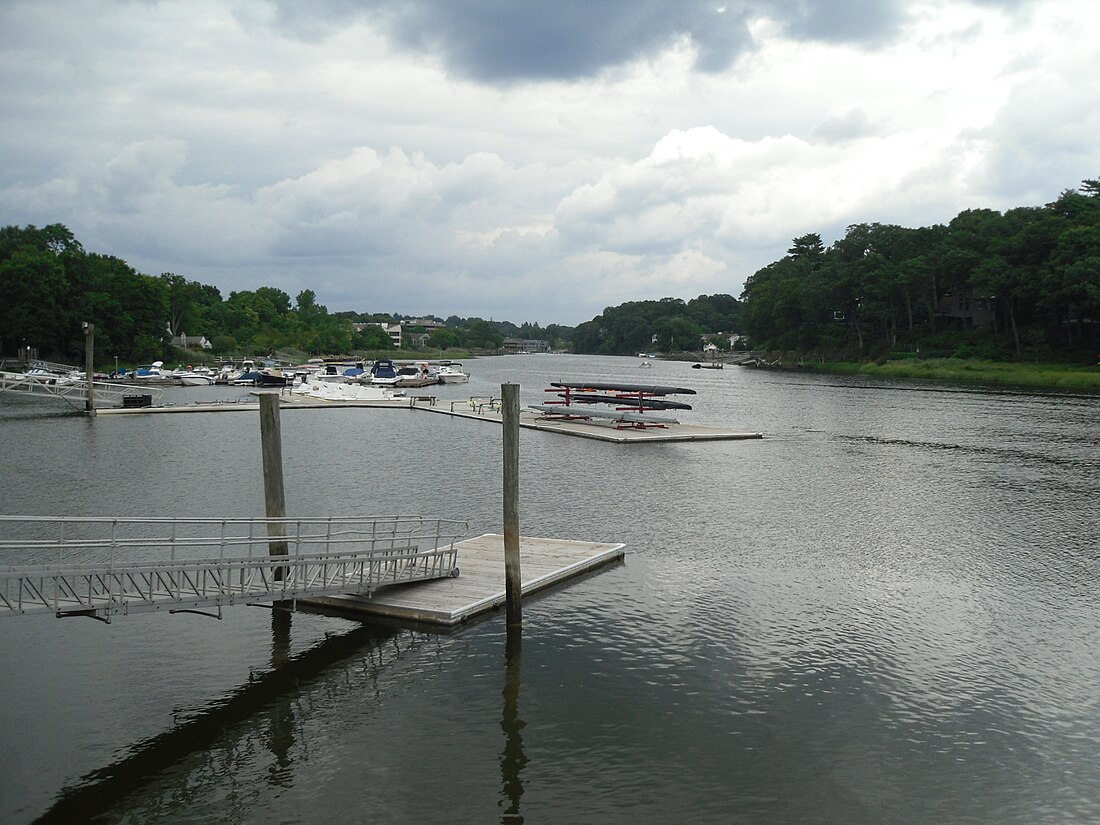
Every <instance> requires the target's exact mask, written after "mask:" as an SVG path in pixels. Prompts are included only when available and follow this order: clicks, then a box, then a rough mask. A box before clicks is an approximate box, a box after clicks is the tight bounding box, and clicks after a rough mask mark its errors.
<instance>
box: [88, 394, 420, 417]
mask: <svg viewBox="0 0 1100 825" xmlns="http://www.w3.org/2000/svg"><path fill="white" fill-rule="evenodd" d="M427 403H430V400H426V398H425V397H421V396H405V397H402V398H393V399H371V400H365V401H356V400H350V399H337V400H328V399H324V398H310V397H309V396H303V395H291V394H290V393H284V394H282V395H280V397H279V408H280V409H283V410H324V409H330V410H336V409H343V408H345V407H378V408H383V409H407V408H409V407H416V406H417V405H419V404H427ZM259 409H260V401H259V399H258V398H256V397H255V393H253V397H251V398H241V399H233V400H228V401H208V402H201V401H200V402H195V403H192V404H174V405H164V406H160V407H99V408H97V409H96V415H169V414H176V413H203V412H206V413H208V412H257V411H258V410H259Z"/></svg>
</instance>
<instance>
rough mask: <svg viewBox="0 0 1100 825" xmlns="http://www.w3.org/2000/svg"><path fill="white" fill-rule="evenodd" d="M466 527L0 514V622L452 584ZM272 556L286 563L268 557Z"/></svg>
mask: <svg viewBox="0 0 1100 825" xmlns="http://www.w3.org/2000/svg"><path fill="white" fill-rule="evenodd" d="M466 529H467V525H466V523H465V522H462V521H456V520H452V519H426V518H422V517H420V516H378V517H368V518H313V519H297V518H255V519H248V518H242V519H195V518H179V519H174V518H153V519H137V518H117V519H113V518H49V517H39V516H0V531H2V536H0V563H2V564H3V566H2V567H0V614H2V615H8V616H16V615H24V614H28V613H44V612H50V613H53V614H54V615H55V616H57V617H59V618H62V617H67V616H91V617H93V618H97V619H101V620H103V621H108V622H109V621H110V620H111V617H112V616H116V615H126V614H129V613H141V612H152V611H162V610H164V611H168V612H170V613H175V612H181V611H182V612H186V611H191V612H197V611H201V610H202V608H211V607H213V608H217V610H218V613H217V615H218V616H219V617H220V614H221V607H222V606H223V605H232V604H245V603H253V602H256V603H261V602H272V601H285V600H291V599H295V598H299V597H303V596H307V595H325V594H338V593H358V594H363V595H369V594H371V593H372V592H373V591H374V590H375V589H377V588H379V587H382V586H385V585H392V584H401V583H405V582H415V581H424V580H427V579H438V578H445V577H448V576H450V577H454V576H457V575H458V550H457V548H456V547H455V542H456V541H457V540H459V539H461V538H462V536H463V535H465V533H466ZM272 549H275V550H278V551H280V552H283V553H285V555H270V552H271V551H272Z"/></svg>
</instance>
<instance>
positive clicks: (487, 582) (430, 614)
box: [297, 533, 624, 628]
mask: <svg viewBox="0 0 1100 825" xmlns="http://www.w3.org/2000/svg"><path fill="white" fill-rule="evenodd" d="M456 547H457V549H458V567H459V571H460V575H459V576H458V578H454V579H434V580H432V581H426V582H420V583H417V584H412V585H393V586H391V587H383V588H380V589H379V590H376V591H375V593H374V595H373V596H370V597H368V596H319V597H316V598H308V599H299V600H298V602H297V605H298V607H299V609H303V610H316V611H319V612H335V613H340V614H344V615H355V616H359V617H375V618H383V619H395V620H399V621H406V622H416V623H418V624H427V625H435V626H437V627H442V628H453V627H455V626H458V625H461V624H463V623H465V622H467V621H469V620H471V619H473V618H476V617H477V616H481V615H483V614H487V613H489V612H491V611H493V610H495V609H496V608H498V607H500V606H502V605H503V604H504V602H505V581H504V536H502V535H500V534H497V533H486V534H485V535H482V536H478V537H476V538H472V539H466V540H465V541H462V542H459V543H458V544H457V545H456ZM623 547H624V545H622V544H609V543H602V542H591V541H570V540H567V539H546V538H531V537H528V536H521V537H520V540H519V554H520V566H521V572H522V574H523V595H524V596H525V597H526V596H529V595H530V594H533V593H536V592H538V591H540V590H543V589H545V588H548V587H551V586H552V585H555V584H559V583H562V582H566V581H569V580H570V579H573V578H576V577H578V576H580V575H582V574H584V573H586V572H588V571H591V570H595V569H597V568H599V567H602V566H604V565H606V564H610V563H612V562H616V561H619V560H621V559H622V558H623V555H624V550H623Z"/></svg>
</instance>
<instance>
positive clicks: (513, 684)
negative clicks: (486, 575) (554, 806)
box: [498, 625, 527, 825]
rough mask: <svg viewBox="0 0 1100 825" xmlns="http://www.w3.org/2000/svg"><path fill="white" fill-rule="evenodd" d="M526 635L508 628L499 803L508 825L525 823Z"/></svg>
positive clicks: (516, 627)
mask: <svg viewBox="0 0 1100 825" xmlns="http://www.w3.org/2000/svg"><path fill="white" fill-rule="evenodd" d="M522 653H523V636H522V633H521V631H520V628H519V627H518V626H515V625H509V626H508V640H507V642H506V650H505V659H504V661H505V664H504V713H503V716H502V717H501V720H500V728H501V730H503V731H504V750H502V751H501V752H500V784H501V799H500V802H499V803H498V804H499V805H500V806H501V807H503V808H505V810H504V812H503V813H502V814H501V815H500V821H501V822H502V823H506V825H518V823H522V822H523V815H522V814H521V813H520V810H519V801H520V798H521V797H522V796H523V779H522V777H521V776H520V774H521V773H522V772H523V768H524V766H525V765H526V764H527V754H526V753H525V752H524V750H523V728H524V727H525V726H526V723H525V722H524V721H523V719H522V718H520V715H519V688H520V673H521V661H522Z"/></svg>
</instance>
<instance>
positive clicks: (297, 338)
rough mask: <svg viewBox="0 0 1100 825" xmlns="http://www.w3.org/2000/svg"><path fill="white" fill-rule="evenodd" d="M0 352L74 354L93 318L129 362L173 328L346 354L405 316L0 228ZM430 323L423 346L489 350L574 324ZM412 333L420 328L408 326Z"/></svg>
mask: <svg viewBox="0 0 1100 825" xmlns="http://www.w3.org/2000/svg"><path fill="white" fill-rule="evenodd" d="M0 296H3V300H2V301H0V353H8V354H14V353H15V351H16V350H17V349H18V348H21V347H32V348H34V349H35V350H37V351H38V354H39V356H40V357H42V358H54V359H56V360H60V361H68V362H76V361H79V359H80V357H81V355H82V353H83V349H84V336H83V328H82V324H83V322H85V321H88V322H91V323H93V324H95V328H96V329H95V336H96V351H97V352H100V353H109V354H110V355H111V356H118V358H119V359H120V360H122V361H123V362H128V363H137V362H141V361H150V360H154V359H158V358H159V359H164V360H167V359H169V358H170V357H171V347H170V342H171V339H172V337H174V336H178V335H188V336H204V337H206V339H207V340H208V341H210V342H211V343H212V344H213V352H214V353H216V354H221V355H227V356H228V355H235V354H257V355H259V354H267V353H271V352H276V351H278V350H286V349H293V350H298V351H301V352H306V353H311V354H318V355H320V354H351V353H353V352H357V351H358V352H369V351H375V352H377V351H386V350H390V349H392V346H393V345H392V342H391V339H390V336H389V335H388V334H387V332H386V331H385V330H384V329H382V328H381V327H379V326H373V325H369V326H365V327H364V326H361V325H363V324H375V323H386V324H395V323H400V322H401V321H402V320H409V316H402V315H397V314H388V313H375V314H366V313H357V312H336V313H330V312H329V311H328V309H327V308H326V307H325V306H324V305H323V304H319V303H317V296H316V295H315V294H314V292H313V291H312V290H309V289H306V290H303V291H301V292H299V293H298V295H297V296H296V297H295V298H294V300H293V301H292V300H291V297H290V295H288V294H287V293H286V292H284V291H282V290H280V289H276V288H274V287H269V286H261V287H259V288H257V289H255V290H241V291H236V292H231V293H230V294H229V297H228V298H225V299H223V298H222V295H221V292H220V291H219V290H218V288H217V287H214V286H211V285H209V284H202V283H199V282H197V281H191V280H188V279H187V278H185V277H183V276H181V275H176V274H174V273H171V272H166V273H164V274H162V275H160V276H150V275H145V274H142V273H140V272H138V271H136V270H135V269H134V268H133V267H131V266H130V265H129V264H127V263H126V262H125V261H123V260H121V259H119V258H116V257H113V256H110V255H101V254H96V253H89V252H87V251H85V249H84V248H83V246H82V245H81V243H80V242H79V241H78V240H77V239H76V238H75V237H74V236H73V233H72V232H71V231H69V229H68V228H66V227H65V226H63V225H61V224H51V225H50V226H46V227H42V228H39V227H35V226H26V227H17V226H6V227H3V228H0ZM426 320H434V321H438V322H440V323H445V324H446V326H445V327H444V328H440V329H435V330H433V331H431V333H430V338H429V340H428V342H427V346H428V347H429V348H431V349H438V350H446V349H451V348H462V349H487V350H493V349H497V348H499V347H500V346H501V344H502V342H503V340H504V339H505V338H506V337H520V338H540V339H543V340H548V341H550V343H551V345H552V346H554V345H557V346H560V345H562V344H564V343H566V342H568V340H569V336H570V334H571V333H572V329H571V328H569V327H564V326H558V325H553V324H551V325H549V326H548V327H546V328H542V327H540V326H539V325H538V324H530V323H524V324H522V325H520V326H516V325H515V324H513V323H511V322H508V321H486V320H484V319H482V318H460V317H458V316H451V317H450V318H447V319H446V321H445V322H444V321H443V320H442V319H439V318H435V317H430V318H428V319H426ZM409 331H411V332H413V333H416V332H418V331H419V332H425V333H426V332H427V330H426V329H425V328H424V327H420V328H417V327H416V326H413V327H411V329H410V330H409Z"/></svg>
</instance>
